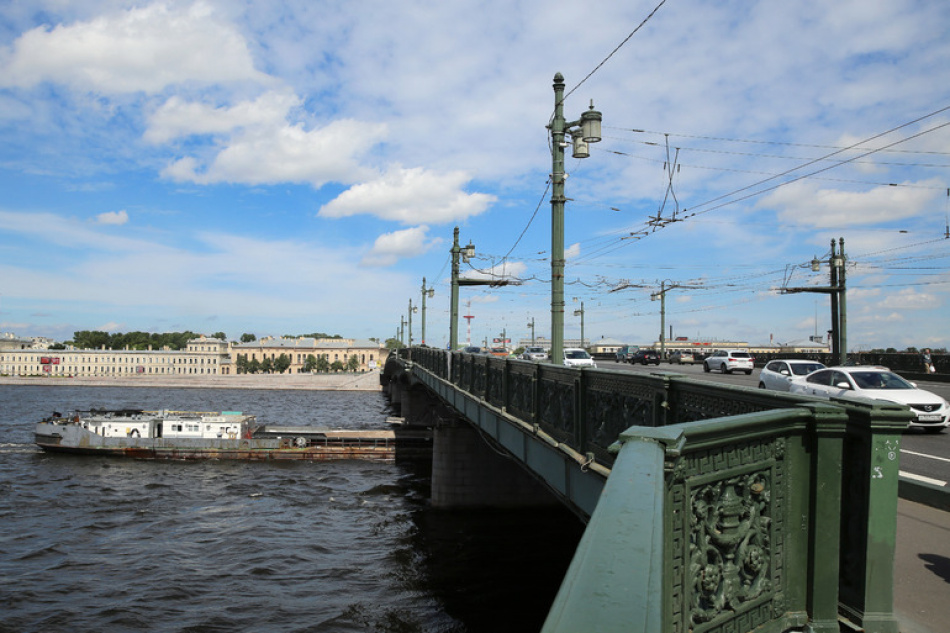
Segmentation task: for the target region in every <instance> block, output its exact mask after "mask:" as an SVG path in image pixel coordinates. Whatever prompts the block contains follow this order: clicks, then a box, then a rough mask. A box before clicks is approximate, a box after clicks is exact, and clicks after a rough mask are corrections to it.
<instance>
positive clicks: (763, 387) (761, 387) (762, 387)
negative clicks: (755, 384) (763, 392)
mask: <svg viewBox="0 0 950 633" xmlns="http://www.w3.org/2000/svg"><path fill="white" fill-rule="evenodd" d="M759 389H768V387H766V386H765V383H764V382H760V383H759Z"/></svg>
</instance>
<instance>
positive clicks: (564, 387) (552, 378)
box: [538, 367, 579, 447]
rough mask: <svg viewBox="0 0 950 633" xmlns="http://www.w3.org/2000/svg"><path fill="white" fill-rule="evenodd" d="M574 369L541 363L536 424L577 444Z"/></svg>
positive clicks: (557, 436)
mask: <svg viewBox="0 0 950 633" xmlns="http://www.w3.org/2000/svg"><path fill="white" fill-rule="evenodd" d="M577 374H578V372H577V370H576V369H561V368H554V367H550V368H549V367H544V368H543V369H542V370H541V381H540V383H539V385H538V389H539V393H538V407H539V408H540V425H541V428H542V429H544V430H545V432H547V433H549V434H550V435H551V436H552V437H554V438H556V439H557V440H558V441H559V442H564V443H566V444H569V445H570V446H575V447H576V446H577V426H576V422H575V420H576V417H577V411H576V402H577V390H578V387H579V377H578V375H577Z"/></svg>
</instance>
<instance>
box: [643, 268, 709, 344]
mask: <svg viewBox="0 0 950 633" xmlns="http://www.w3.org/2000/svg"><path fill="white" fill-rule="evenodd" d="M667 281H670V280H669V279H665V280H663V281H661V282H660V291H659V292H654V293H653V294H651V295H650V301H656V300H657V298H658V297H659V299H660V357H661V358H662V357H663V356H665V355H666V293H667V292H669V291H670V290H675V289H677V288H687V289H696V288H700V287H701V286H688V285H684V284H674V283H672V282H670V285H669V286H667V285H666V282H667ZM670 329H671V330H672V328H670ZM671 336H672V334H671Z"/></svg>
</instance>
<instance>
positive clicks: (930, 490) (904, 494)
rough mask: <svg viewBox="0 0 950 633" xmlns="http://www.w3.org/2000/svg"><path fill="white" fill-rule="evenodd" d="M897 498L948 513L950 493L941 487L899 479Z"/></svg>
mask: <svg viewBox="0 0 950 633" xmlns="http://www.w3.org/2000/svg"><path fill="white" fill-rule="evenodd" d="M897 496H898V497H900V498H901V499H905V500H907V501H913V502H914V503H920V504H923V505H925V506H930V507H931V508H936V509H937V510H943V511H944V512H950V492H948V491H947V489H946V488H945V487H943V486H935V485H933V484H928V483H925V482H922V481H914V480H913V479H908V478H906V477H901V478H900V480H899V481H898V483H897Z"/></svg>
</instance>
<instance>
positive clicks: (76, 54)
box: [0, 2, 269, 94]
mask: <svg viewBox="0 0 950 633" xmlns="http://www.w3.org/2000/svg"><path fill="white" fill-rule="evenodd" d="M0 69H3V70H0V85H3V86H17V87H23V88H30V87H33V86H35V85H37V84H38V83H41V82H44V81H53V82H57V83H63V84H66V85H69V86H72V87H73V88H76V89H79V90H88V91H92V92H100V93H107V94H109V93H126V92H138V91H143V92H146V93H157V92H160V91H162V90H164V89H165V88H166V87H167V86H169V85H173V84H183V83H186V82H199V83H206V84H220V83H226V82H233V81H248V80H249V81H253V82H268V81H269V79H268V78H267V76H266V75H264V74H263V73H260V72H258V71H256V70H255V69H254V64H253V61H252V59H251V54H250V51H249V50H248V47H247V44H246V42H245V40H244V38H243V36H242V35H241V33H240V32H239V31H238V30H237V29H236V28H234V26H233V25H232V24H228V23H227V22H225V21H224V20H222V19H219V18H218V17H217V16H216V15H215V12H214V11H213V10H212V8H211V6H210V5H209V4H207V3H205V2H195V3H193V4H190V5H181V4H178V3H165V2H156V3H154V4H151V5H147V6H144V7H139V8H132V9H129V10H127V11H122V12H118V13H111V14H107V15H102V16H99V17H96V18H94V19H91V20H88V21H85V22H74V23H72V24H68V25H58V26H55V27H53V28H49V27H47V26H42V27H38V28H35V29H32V30H31V31H28V32H26V33H24V34H23V35H21V36H20V37H19V38H18V39H17V40H16V41H15V42H14V43H13V46H12V48H10V49H7V50H4V51H2V52H0Z"/></svg>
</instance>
